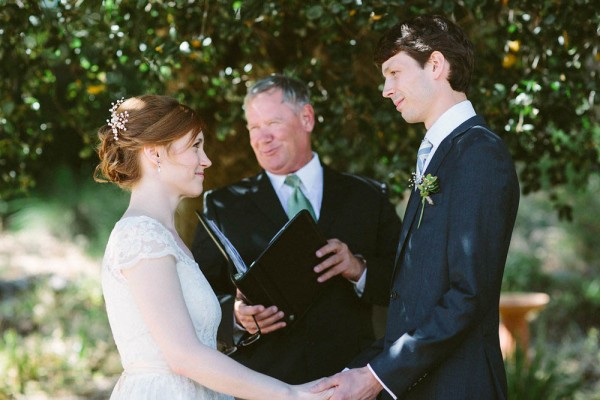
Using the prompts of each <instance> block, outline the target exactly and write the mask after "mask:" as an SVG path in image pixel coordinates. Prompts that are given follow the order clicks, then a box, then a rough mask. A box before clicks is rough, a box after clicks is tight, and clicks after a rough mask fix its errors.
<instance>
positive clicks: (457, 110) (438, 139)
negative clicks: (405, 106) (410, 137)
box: [423, 100, 476, 175]
mask: <svg viewBox="0 0 600 400" xmlns="http://www.w3.org/2000/svg"><path fill="white" fill-rule="evenodd" d="M475 115H476V114H475V109H474V108H473V105H472V104H471V102H470V101H469V100H465V101H461V102H460V103H458V104H455V105H453V106H452V107H450V108H449V109H447V110H446V112H444V113H443V114H442V115H441V116H440V117H439V118H438V119H437V121H435V123H434V124H433V125H431V127H430V128H429V130H428V131H427V133H426V134H425V139H427V140H429V143H431V144H432V145H433V147H432V148H431V152H430V153H429V156H428V157H427V160H425V165H424V166H423V171H424V172H423V175H425V174H426V173H427V166H428V165H429V162H430V161H431V159H432V158H433V155H434V154H435V151H436V150H437V148H438V147H440V143H442V141H443V140H444V139H446V137H447V136H448V135H449V134H451V133H452V131H453V130H455V129H456V128H458V127H459V126H460V124H462V123H463V122H465V121H466V120H468V119H469V118H472V117H474V116H475Z"/></svg>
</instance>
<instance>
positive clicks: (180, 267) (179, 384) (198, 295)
mask: <svg viewBox="0 0 600 400" xmlns="http://www.w3.org/2000/svg"><path fill="white" fill-rule="evenodd" d="M165 255H173V256H174V257H175V259H176V260H177V274H178V275H179V280H180V282H181V288H182V289H183V296H184V298H185V302H186V304H187V307H188V310H189V314H190V316H191V318H192V322H193V324H194V328H195V330H196V335H197V336H198V339H199V340H200V341H201V342H202V343H203V344H205V345H207V346H210V347H213V348H216V332H217V327H218V325H219V321H220V319H221V309H220V307H219V302H218V300H217V298H216V296H215V294H214V292H213V290H212V288H211V287H210V285H209V283H208V281H207V280H206V278H205V277H204V275H202V273H201V272H200V269H199V268H198V264H196V262H195V261H194V260H193V259H192V258H190V256H189V255H187V253H185V252H184V251H183V249H182V248H181V247H179V246H178V245H177V242H176V241H175V238H174V236H173V235H172V234H171V232H170V231H168V230H167V229H166V227H164V226H163V225H162V224H161V223H159V222H158V221H156V220H154V219H152V218H150V217H145V216H140V217H128V218H124V219H122V220H120V221H119V222H117V224H116V225H115V227H114V229H113V231H112V233H111V235H110V239H109V240H108V244H107V246H106V252H105V254H104V261H103V264H102V290H103V292H104V299H105V302H106V310H107V313H108V319H109V321H110V326H111V329H112V333H113V336H114V339H115V343H116V345H117V349H118V350H119V355H120V356H121V363H122V364H123V369H124V372H123V374H122V375H121V377H120V379H119V381H118V382H117V385H116V386H115V388H114V390H113V393H112V395H111V400H151V399H152V400H154V399H156V400H167V399H168V400H191V399H202V400H212V399H215V400H225V399H232V397H229V396H227V395H224V394H220V393H217V392H214V391H212V390H210V389H208V388H206V387H203V386H201V385H199V384H197V383H196V382H194V381H192V380H190V379H188V378H186V377H184V376H181V375H177V374H175V373H173V372H171V370H170V369H169V367H168V366H167V364H166V362H165V360H164V358H163V356H162V355H161V353H160V350H159V349H158V346H157V344H156V343H155V341H154V340H153V339H152V336H151V335H150V332H149V331H148V328H147V326H146V324H145V323H144V321H143V319H142V316H141V314H140V312H139V310H138V308H137V307H136V305H135V302H134V300H133V298H132V296H131V292H130V290H129V286H128V285H127V281H126V280H125V279H124V277H123V275H122V274H121V270H123V269H125V268H129V267H132V266H133V265H135V264H136V263H137V262H138V261H139V260H141V259H151V258H158V257H164V256H165ZM173 340H177V338H176V337H174V338H173ZM198 362H202V360H198Z"/></svg>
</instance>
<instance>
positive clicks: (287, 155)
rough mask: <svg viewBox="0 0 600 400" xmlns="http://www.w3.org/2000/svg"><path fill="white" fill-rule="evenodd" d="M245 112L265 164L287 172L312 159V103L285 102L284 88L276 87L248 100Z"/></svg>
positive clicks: (280, 172)
mask: <svg viewBox="0 0 600 400" xmlns="http://www.w3.org/2000/svg"><path fill="white" fill-rule="evenodd" d="M245 112H246V121H247V123H248V124H247V127H248V131H249V132H250V145H251V146H252V149H253V150H254V154H255V155H256V159H257V160H258V163H259V164H260V166H261V167H262V168H264V169H265V170H267V171H269V172H271V173H274V174H278V175H286V174H291V173H292V172H296V171H297V170H299V169H300V168H302V167H303V166H304V165H305V164H307V163H308V162H309V161H310V159H311V158H312V150H311V146H310V133H311V132H312V129H313V127H314V110H313V108H312V106H311V105H310V104H305V105H303V106H294V105H291V104H289V103H285V102H284V101H283V95H282V92H281V90H279V89H273V90H270V91H268V92H263V93H260V94H258V95H256V96H255V97H253V98H252V99H251V100H249V101H248V102H247V103H246V110H245Z"/></svg>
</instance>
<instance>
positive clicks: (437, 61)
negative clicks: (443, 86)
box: [427, 50, 450, 79]
mask: <svg viewBox="0 0 600 400" xmlns="http://www.w3.org/2000/svg"><path fill="white" fill-rule="evenodd" d="M427 68H429V69H430V70H431V73H432V74H433V78H434V79H440V77H441V78H444V77H445V78H447V76H448V74H449V73H450V63H448V61H447V60H446V57H444V55H443V54H442V53H441V52H439V51H437V50H436V51H434V52H433V53H431V55H430V56H429V60H428V61H427Z"/></svg>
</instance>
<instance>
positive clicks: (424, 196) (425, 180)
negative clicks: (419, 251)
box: [410, 173, 440, 229]
mask: <svg viewBox="0 0 600 400" xmlns="http://www.w3.org/2000/svg"><path fill="white" fill-rule="evenodd" d="M410 186H411V187H412V188H415V187H416V188H417V189H418V190H419V194H420V195H421V215H420V216H419V223H418V224H417V229H419V227H420V226H421V220H422V219H423V211H425V202H427V203H429V205H433V200H432V199H431V197H430V195H431V194H434V193H437V192H439V191H440V183H439V182H438V177H437V176H433V175H431V174H427V175H425V176H424V177H422V178H421V180H420V181H419V182H417V179H416V176H415V174H414V173H413V174H412V180H411V185H410Z"/></svg>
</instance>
